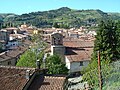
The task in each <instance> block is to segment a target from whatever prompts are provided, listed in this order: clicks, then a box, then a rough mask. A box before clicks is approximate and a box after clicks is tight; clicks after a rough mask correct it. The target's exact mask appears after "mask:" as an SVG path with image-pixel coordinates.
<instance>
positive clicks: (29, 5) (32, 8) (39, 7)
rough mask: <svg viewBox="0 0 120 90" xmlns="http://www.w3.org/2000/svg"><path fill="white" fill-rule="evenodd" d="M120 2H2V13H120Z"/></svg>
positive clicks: (8, 0)
mask: <svg viewBox="0 0 120 90" xmlns="http://www.w3.org/2000/svg"><path fill="white" fill-rule="evenodd" d="M119 3H120V0H0V13H15V14H19V15H21V14H24V13H30V12H36V11H48V10H53V9H58V8H61V7H69V8H71V9H76V10H82V9H84V10H86V9H100V10H102V11H104V12H119V13H120V5H119Z"/></svg>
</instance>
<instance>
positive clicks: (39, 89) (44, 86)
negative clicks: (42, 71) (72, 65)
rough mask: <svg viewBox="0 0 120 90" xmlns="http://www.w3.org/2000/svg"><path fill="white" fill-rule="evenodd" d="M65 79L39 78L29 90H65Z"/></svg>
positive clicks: (57, 77) (56, 77)
mask: <svg viewBox="0 0 120 90" xmlns="http://www.w3.org/2000/svg"><path fill="white" fill-rule="evenodd" d="M65 79H66V78H65V77H60V76H43V75H40V76H37V77H36V78H35V79H34V81H33V83H32V84H31V85H30V87H29V90H63V84H64V82H65Z"/></svg>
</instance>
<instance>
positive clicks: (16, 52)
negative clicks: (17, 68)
mask: <svg viewBox="0 0 120 90" xmlns="http://www.w3.org/2000/svg"><path fill="white" fill-rule="evenodd" d="M26 50H27V47H24V46H19V47H16V48H15V49H14V50H10V51H8V52H4V53H3V54H2V55H0V61H4V60H9V59H12V58H16V57H17V56H18V55H20V54H22V53H24V52H25V51H26Z"/></svg>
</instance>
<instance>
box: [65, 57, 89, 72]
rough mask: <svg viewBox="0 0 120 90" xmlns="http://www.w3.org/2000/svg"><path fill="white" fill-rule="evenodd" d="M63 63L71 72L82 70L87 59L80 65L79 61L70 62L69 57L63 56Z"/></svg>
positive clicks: (86, 64) (87, 62) (86, 63)
mask: <svg viewBox="0 0 120 90" xmlns="http://www.w3.org/2000/svg"><path fill="white" fill-rule="evenodd" d="M65 63H66V67H67V68H68V69H69V71H70V73H71V72H78V71H82V70H83V67H86V66H88V64H89V60H86V61H83V66H80V62H70V61H69V59H68V58H67V57H65Z"/></svg>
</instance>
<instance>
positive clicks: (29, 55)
mask: <svg viewBox="0 0 120 90" xmlns="http://www.w3.org/2000/svg"><path fill="white" fill-rule="evenodd" d="M42 59H43V52H38V53H36V52H35V51H34V50H32V49H30V50H28V51H26V52H25V53H24V54H23V55H21V57H20V59H19V60H18V62H17V65H16V66H23V67H34V68H35V67H36V60H40V63H42Z"/></svg>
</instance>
